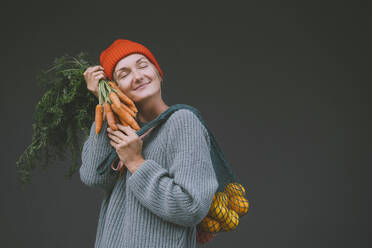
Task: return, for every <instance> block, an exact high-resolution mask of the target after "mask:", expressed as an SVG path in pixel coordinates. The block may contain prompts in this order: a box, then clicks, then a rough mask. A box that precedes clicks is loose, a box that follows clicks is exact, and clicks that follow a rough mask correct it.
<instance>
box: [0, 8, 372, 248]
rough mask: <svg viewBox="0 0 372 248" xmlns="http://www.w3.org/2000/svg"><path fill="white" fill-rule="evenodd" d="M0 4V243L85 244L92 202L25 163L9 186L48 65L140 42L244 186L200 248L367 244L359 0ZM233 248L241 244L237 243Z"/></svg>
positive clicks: (364, 16)
mask: <svg viewBox="0 0 372 248" xmlns="http://www.w3.org/2000/svg"><path fill="white" fill-rule="evenodd" d="M349 2H350V3H346V2H342V1H341V2H340V1H322V2H321V3H320V2H319V3H317V2H314V1H306V3H304V1H301V3H297V2H296V1H249V2H247V3H245V4H244V5H243V4H242V3H237V2H236V3H235V2H233V1H229V2H226V1H222V2H221V3H218V2H215V1H211V2H208V3H207V2H199V3H198V4H196V3H191V2H188V1H187V2H183V3H182V2H174V3H169V2H168V3H161V2H152V3H149V2H146V1H131V2H129V1H113V2H109V1H86V2H82V1H81V2H79V1H75V2H73V1H71V2H69V1H58V2H57V1H44V2H42V1H29V2H26V1H25V2H18V1H17V2H16V1H12V2H6V3H5V4H4V6H2V13H3V14H2V15H0V20H1V22H0V23H1V30H2V35H1V36H2V38H1V48H2V49H1V51H0V54H1V58H2V59H1V68H2V69H1V72H2V89H1V91H0V92H1V98H0V101H1V113H2V115H1V116H2V117H1V120H2V121H1V157H2V172H1V180H0V192H1V196H2V200H1V205H0V215H1V216H0V220H1V222H0V223H1V224H0V228H1V229H0V231H1V235H0V243H1V247H30V246H31V247H40V248H41V247H93V245H94V239H95V232H96V225H97V220H98V211H99V206H100V203H101V199H102V197H103V195H102V194H101V192H100V191H97V190H95V189H91V188H89V187H87V186H85V185H84V184H82V183H81V181H80V178H79V176H78V174H75V175H74V176H73V178H72V180H71V181H66V180H65V179H64V178H63V175H64V174H65V173H66V172H67V169H68V167H69V166H70V161H69V160H67V161H61V162H57V163H55V164H53V166H51V167H50V168H49V169H48V170H47V171H46V172H43V171H41V170H40V168H37V169H36V170H35V171H34V173H33V175H32V180H33V182H32V184H31V185H29V186H27V187H26V189H25V190H24V191H21V190H20V189H19V187H18V183H17V182H18V181H17V178H18V175H17V174H16V171H15V161H16V160H17V159H18V156H19V155H20V154H21V152H23V150H24V149H25V148H26V147H27V145H28V144H29V143H30V142H31V136H32V123H33V111H34V108H35V105H36V103H37V102H38V100H39V98H40V97H41V96H42V94H43V92H41V90H40V89H39V88H38V86H37V84H36V79H35V77H36V74H37V73H38V72H39V71H40V70H41V69H46V68H49V66H50V65H51V63H52V61H53V60H54V58H56V57H59V56H61V55H63V54H64V53H69V54H71V55H74V54H77V53H78V52H79V51H81V50H83V49H85V50H87V51H88V52H89V54H90V55H91V56H92V58H94V59H96V61H97V62H98V56H99V53H100V52H101V51H102V50H103V49H105V48H106V47H107V46H108V45H109V44H111V42H112V41H113V40H115V39H117V38H127V39H131V40H134V41H138V42H140V43H143V44H144V45H146V46H147V47H148V48H149V49H150V50H151V51H152V52H153V53H154V55H155V57H156V59H157V60H158V62H159V64H160V66H161V68H162V70H163V72H164V75H165V77H164V88H163V96H164V99H165V102H166V103H167V104H169V105H170V104H176V103H186V104H190V105H192V106H194V107H196V108H198V109H199V110H200V111H201V112H202V114H203V116H204V118H205V120H206V121H207V123H208V124H209V127H210V128H211V129H212V131H213V132H214V134H215V136H216V137H217V139H218V141H219V143H220V145H221V147H222V148H223V151H224V153H225V157H226V158H227V160H228V161H229V162H230V164H231V166H232V167H233V170H234V171H235V172H236V173H237V174H238V175H239V178H240V180H241V181H242V182H243V183H244V184H245V186H246V187H247V190H248V198H249V200H250V203H251V208H250V210H249V213H248V215H246V216H245V217H244V218H242V219H241V222H240V224H239V227H238V229H237V231H235V232H230V233H222V234H221V235H218V236H217V237H216V239H215V240H214V241H213V242H212V243H211V246H210V247H226V246H228V245H231V244H234V246H240V247H255V248H259V247H265V248H266V247H370V246H371V241H372V240H371V237H370V234H371V226H370V222H371V214H370V209H371V197H370V195H371V194H370V190H371V182H370V181H371V180H370V172H371V168H370V166H371V159H370V156H369V153H370V150H371V143H370V137H371V135H370V126H371V101H370V99H369V95H370V91H369V89H370V87H369V85H370V83H371V77H370V73H369V72H370V67H371V57H370V55H371V53H370V44H371V38H370V37H371V36H370V34H369V33H370V26H371V22H370V21H371V20H370V18H369V16H370V14H371V8H369V7H367V6H366V5H365V4H364V3H362V2H359V1H349ZM237 244H239V245H237Z"/></svg>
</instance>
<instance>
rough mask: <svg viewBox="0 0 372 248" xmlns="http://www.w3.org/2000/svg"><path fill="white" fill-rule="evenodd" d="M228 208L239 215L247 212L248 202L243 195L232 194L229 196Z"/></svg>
mask: <svg viewBox="0 0 372 248" xmlns="http://www.w3.org/2000/svg"><path fill="white" fill-rule="evenodd" d="M228 208H229V209H232V210H234V211H235V212H237V213H238V214H239V215H240V216H241V215H244V214H246V213H247V212H248V208H249V202H248V200H247V199H246V198H244V196H240V195H235V196H234V195H233V196H231V197H229V203H228Z"/></svg>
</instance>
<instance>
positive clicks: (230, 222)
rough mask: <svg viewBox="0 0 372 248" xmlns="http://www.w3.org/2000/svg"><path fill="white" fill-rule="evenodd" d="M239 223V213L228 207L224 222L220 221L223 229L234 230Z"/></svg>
mask: <svg viewBox="0 0 372 248" xmlns="http://www.w3.org/2000/svg"><path fill="white" fill-rule="evenodd" d="M238 225H239V215H238V213H237V212H235V211H234V210H231V209H229V211H228V217H227V218H226V220H225V222H223V223H221V227H222V229H223V230H225V231H227V232H230V231H233V230H235V229H236V228H237V227H238Z"/></svg>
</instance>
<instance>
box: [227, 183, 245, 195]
mask: <svg viewBox="0 0 372 248" xmlns="http://www.w3.org/2000/svg"><path fill="white" fill-rule="evenodd" d="M224 191H225V194H226V195H227V196H228V197H230V196H232V195H240V196H244V194H245V189H244V187H243V186H242V185H241V184H240V183H229V184H228V185H226V187H225V190H224Z"/></svg>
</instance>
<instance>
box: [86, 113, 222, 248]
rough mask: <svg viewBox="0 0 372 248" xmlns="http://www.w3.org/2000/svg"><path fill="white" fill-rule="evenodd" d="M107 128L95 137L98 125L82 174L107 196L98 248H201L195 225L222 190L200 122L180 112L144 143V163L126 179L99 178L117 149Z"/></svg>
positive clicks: (113, 174) (115, 174) (114, 174)
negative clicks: (99, 170)
mask: <svg viewBox="0 0 372 248" xmlns="http://www.w3.org/2000/svg"><path fill="white" fill-rule="evenodd" d="M140 125H141V126H142V124H140ZM106 128H107V122H104V124H103V127H102V129H101V132H100V133H99V134H98V135H97V136H96V137H95V122H93V124H92V127H91V131H90V136H89V138H88V139H87V140H86V141H85V143H84V146H83V151H82V165H81V167H80V170H79V174H80V178H81V181H82V182H83V183H84V184H86V185H88V186H91V187H95V188H99V189H101V190H103V191H104V192H105V194H104V198H103V200H102V203H101V208H100V213H99V219H98V227H97V234H96V240H95V248H119V247H127V248H135V247H141V248H144V247H156V248H160V247H169V248H176V247H187V248H189V247H197V246H196V225H197V224H198V223H199V222H201V220H202V219H203V218H204V217H205V216H206V215H207V213H208V210H209V207H210V205H211V202H212V199H213V195H214V193H215V192H216V190H217V187H218V183H217V178H216V175H215V172H214V169H213V165H212V161H211V157H210V153H209V149H210V140H209V136H208V133H207V130H206V128H205V127H204V126H203V125H202V123H201V122H200V121H199V119H198V118H197V116H196V115H195V114H194V113H193V112H192V111H190V110H187V109H180V110H177V111H176V112H174V113H173V114H172V115H171V116H170V117H169V119H168V120H167V121H166V122H165V123H164V124H163V125H161V126H159V127H156V128H154V129H153V130H152V131H151V132H150V133H149V134H147V136H145V137H144V139H143V146H142V156H143V158H144V159H145V162H143V163H142V164H141V165H140V167H139V168H138V169H137V170H136V171H135V172H134V173H133V174H131V173H130V172H129V171H128V170H126V172H125V173H124V174H123V175H122V176H121V177H119V173H118V172H116V171H113V170H111V169H110V170H108V172H106V174H104V175H102V176H100V175H99V174H97V167H98V165H99V162H100V161H102V160H103V159H104V158H105V157H106V156H107V155H108V154H109V153H110V151H112V149H113V148H112V147H111V145H110V143H109V141H110V139H109V137H108V136H107V130H106ZM199 246H200V247H202V246H201V245H198V247H199Z"/></svg>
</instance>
